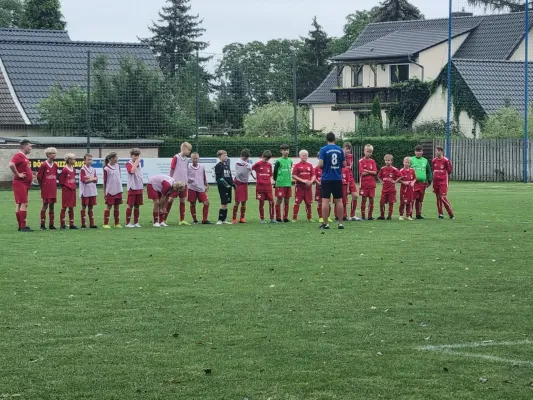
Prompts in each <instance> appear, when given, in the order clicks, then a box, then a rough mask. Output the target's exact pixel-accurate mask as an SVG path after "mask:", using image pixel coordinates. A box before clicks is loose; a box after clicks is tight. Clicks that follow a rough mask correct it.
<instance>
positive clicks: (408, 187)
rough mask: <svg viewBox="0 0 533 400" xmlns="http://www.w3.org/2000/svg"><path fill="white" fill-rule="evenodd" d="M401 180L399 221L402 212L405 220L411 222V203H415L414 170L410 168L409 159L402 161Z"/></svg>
mask: <svg viewBox="0 0 533 400" xmlns="http://www.w3.org/2000/svg"><path fill="white" fill-rule="evenodd" d="M400 175H401V176H402V180H401V181H400V184H401V186H400V221H403V220H404V217H403V213H404V210H405V209H407V210H405V211H406V214H407V220H408V221H412V220H413V202H414V201H415V189H414V186H415V183H416V174H415V170H414V169H412V168H411V157H405V158H404V159H403V168H402V169H401V170H400Z"/></svg>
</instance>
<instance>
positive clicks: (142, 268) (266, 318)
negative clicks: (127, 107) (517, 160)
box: [0, 183, 533, 400]
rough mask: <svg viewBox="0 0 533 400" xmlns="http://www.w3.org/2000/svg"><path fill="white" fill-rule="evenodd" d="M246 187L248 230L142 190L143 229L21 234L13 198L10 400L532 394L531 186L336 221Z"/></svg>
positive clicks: (4, 295)
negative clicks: (320, 219) (262, 216)
mask: <svg viewBox="0 0 533 400" xmlns="http://www.w3.org/2000/svg"><path fill="white" fill-rule="evenodd" d="M253 190H254V188H253V187H252V188H251V192H252V191H253ZM100 192H101V191H100ZM251 197H252V200H251V201H250V202H249V204H248V212H247V219H248V222H249V223H248V224H246V225H238V226H230V225H227V226H216V225H215V226H188V227H180V226H176V220H177V218H178V214H179V212H178V211H179V209H178V207H176V206H175V207H174V208H173V210H172V213H171V214H170V218H169V223H170V224H172V226H171V227H169V228H165V229H159V230H157V229H153V228H152V227H151V204H150V203H151V202H150V201H147V199H146V197H145V206H144V207H143V208H142V210H141V224H142V225H143V226H144V228H142V229H131V230H128V229H122V230H105V231H104V230H102V229H99V230H98V231H90V230H87V231H81V230H79V231H68V230H67V231H55V232H50V231H47V232H39V231H37V232H33V233H18V232H17V231H16V221H15V216H14V205H13V201H12V194H11V192H8V191H3V192H0V221H1V223H0V240H1V248H2V251H1V262H0V264H1V269H0V270H1V286H0V288H1V290H0V305H1V307H0V333H1V335H0V339H1V340H0V366H1V371H2V372H1V373H0V398H20V399H39V400H41V399H128V400H129V399H143V400H144V399H239V400H242V399H249V400H255V399H263V400H267V399H270V400H282V399H283V400H285V399H420V400H422V399H454V400H457V399H480V398H483V399H513V400H519V399H531V398H533V384H532V383H531V382H532V381H533V350H532V349H533V334H532V330H531V327H532V295H531V282H532V278H533V269H532V268H531V256H532V254H533V250H532V249H533V247H532V245H533V239H532V238H533V220H532V218H531V215H532V200H531V199H532V198H533V186H531V185H521V184H497V183H488V184H478V183H468V184H466V183H453V184H452V187H451V190H450V200H451V202H452V205H453V208H454V211H455V213H456V216H457V219H456V220H455V221H451V220H449V219H445V220H442V221H439V220H437V219H436V218H435V217H436V206H435V197H434V195H433V194H432V193H430V192H428V193H427V196H426V202H425V204H424V214H425V216H426V217H427V218H428V219H426V220H424V221H412V222H408V221H405V222H400V221H398V220H397V216H398V213H397V205H396V210H395V214H394V220H393V221H372V222H370V221H365V222H349V223H347V224H346V229H345V230H344V231H339V230H337V229H332V230H331V231H327V232H320V231H319V230H318V229H317V228H318V224H308V223H306V222H304V221H303V219H304V207H302V208H301V210H300V219H301V220H302V221H301V222H299V223H296V224H292V223H290V224H280V225H261V224H259V219H258V211H257V202H256V201H255V200H253V196H251ZM378 199H379V197H378V198H377V200H378ZM210 200H211V203H212V206H211V211H210V217H211V220H212V221H216V215H217V212H218V201H217V193H216V190H211V192H210ZM39 208H40V201H39V192H38V191H32V192H31V193H30V208H29V213H28V215H29V216H28V223H29V225H30V226H31V227H32V228H34V229H38V227H39ZM313 208H314V210H313V212H314V214H315V219H316V210H315V208H316V207H315V205H314V206H313ZM103 209H104V207H103V200H102V199H101V198H100V199H99V205H98V207H97V208H96V215H97V223H98V225H99V226H101V225H102V215H103ZM198 210H199V213H201V207H199V208H198ZM376 211H377V213H378V214H379V205H378V204H376ZM291 212H292V210H291ZM230 213H231V211H230ZM124 215H125V208H124V207H123V208H122V216H124ZM375 216H377V215H375ZM58 217H59V210H58V209H56V225H57V226H58V225H59V223H58V222H57V221H58ZM187 220H189V221H190V214H189V210H188V207H187ZM122 221H123V220H122ZM76 224H77V225H78V226H79V208H76ZM334 227H335V225H332V228H334ZM445 345H449V346H447V347H446V346H445Z"/></svg>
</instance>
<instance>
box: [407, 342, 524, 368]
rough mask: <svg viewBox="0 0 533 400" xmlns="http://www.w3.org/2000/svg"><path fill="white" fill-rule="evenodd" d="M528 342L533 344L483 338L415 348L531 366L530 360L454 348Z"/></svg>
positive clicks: (518, 344) (512, 344)
mask: <svg viewBox="0 0 533 400" xmlns="http://www.w3.org/2000/svg"><path fill="white" fill-rule="evenodd" d="M529 344H533V341H531V340H527V339H526V340H515V341H503V342H493V341H492V340H485V341H482V342H473V343H458V344H443V345H439V346H435V345H426V346H420V347H417V350H420V351H434V352H439V353H444V354H447V355H450V356H458V357H469V358H480V359H483V360H488V361H494V362H502V363H506V364H513V365H525V366H529V367H533V361H530V360H513V359H511V358H505V357H498V356H492V355H490V354H476V353H468V352H464V351H457V350H455V349H468V348H479V347H494V346H520V345H529Z"/></svg>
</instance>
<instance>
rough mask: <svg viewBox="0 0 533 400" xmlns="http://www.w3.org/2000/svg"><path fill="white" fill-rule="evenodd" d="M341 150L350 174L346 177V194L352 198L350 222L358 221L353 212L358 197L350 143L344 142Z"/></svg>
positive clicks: (355, 208)
mask: <svg viewBox="0 0 533 400" xmlns="http://www.w3.org/2000/svg"><path fill="white" fill-rule="evenodd" d="M342 149H343V150H344V155H345V157H346V166H347V167H348V168H349V170H350V173H349V175H348V180H349V182H348V193H350V194H351V196H352V204H351V208H350V218H349V219H350V220H351V221H360V220H361V218H359V217H357V216H356V215H355V211H356V210H357V199H358V197H359V195H358V194H357V185H356V183H355V178H354V176H353V170H352V168H353V154H352V152H353V147H352V144H351V143H350V142H345V143H344V144H343V146H342ZM344 210H345V213H346V207H344Z"/></svg>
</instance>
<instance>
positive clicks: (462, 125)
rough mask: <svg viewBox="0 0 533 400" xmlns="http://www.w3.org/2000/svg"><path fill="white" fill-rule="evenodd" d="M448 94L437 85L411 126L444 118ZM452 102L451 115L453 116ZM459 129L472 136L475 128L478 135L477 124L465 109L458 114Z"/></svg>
mask: <svg viewBox="0 0 533 400" xmlns="http://www.w3.org/2000/svg"><path fill="white" fill-rule="evenodd" d="M447 99H448V95H447V93H446V90H444V91H443V87H442V86H439V87H438V88H437V90H435V93H433V95H431V97H430V98H429V99H428V101H427V102H426V104H425V105H424V107H423V108H422V110H421V111H420V113H419V114H418V116H417V117H416V119H415V120H414V121H413V126H415V127H416V126H418V125H421V124H423V123H426V122H433V121H439V120H444V121H445V120H446V117H447V109H448V101H447ZM453 112H454V110H453V104H452V117H453ZM458 128H459V131H460V132H461V133H462V134H463V135H465V136H466V137H468V138H473V137H474V134H473V133H472V132H473V130H474V128H475V135H476V137H479V130H480V129H479V125H478V124H475V123H474V121H473V120H472V118H470V117H469V116H468V114H467V113H466V111H462V112H461V114H460V115H459V127H458Z"/></svg>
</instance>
